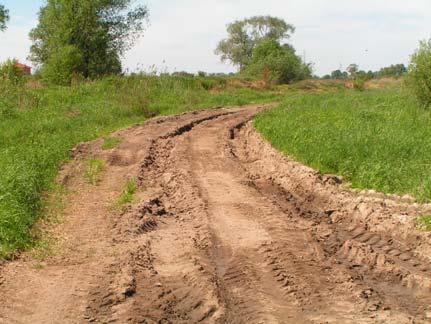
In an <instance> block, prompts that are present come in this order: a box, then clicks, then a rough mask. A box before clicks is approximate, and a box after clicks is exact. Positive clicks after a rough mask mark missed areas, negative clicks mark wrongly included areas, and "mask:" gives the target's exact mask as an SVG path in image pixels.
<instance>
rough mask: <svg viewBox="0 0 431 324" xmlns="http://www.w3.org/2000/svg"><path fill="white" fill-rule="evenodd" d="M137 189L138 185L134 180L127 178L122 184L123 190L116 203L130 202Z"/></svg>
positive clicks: (120, 204) (121, 204)
mask: <svg viewBox="0 0 431 324" xmlns="http://www.w3.org/2000/svg"><path fill="white" fill-rule="evenodd" d="M137 190H138V185H137V184H136V180H134V179H129V180H128V181H127V182H126V184H125V185H124V188H123V191H122V192H121V195H120V197H119V198H118V201H117V205H119V206H123V205H125V204H130V203H131V202H132V201H133V196H134V195H135V193H136V191H137Z"/></svg>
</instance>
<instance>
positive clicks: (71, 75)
mask: <svg viewBox="0 0 431 324" xmlns="http://www.w3.org/2000/svg"><path fill="white" fill-rule="evenodd" d="M82 64H83V63H82V56H81V53H80V52H79V50H78V49H77V48H75V47H74V46H72V45H68V46H64V47H61V48H60V49H58V50H57V52H55V53H54V54H53V55H52V56H51V57H50V59H49V60H48V62H47V63H46V64H45V65H44V66H43V68H42V71H41V74H42V78H43V80H44V81H46V82H47V83H50V84H57V85H70V84H71V82H72V79H75V78H76V77H77V76H76V75H77V74H79V71H82Z"/></svg>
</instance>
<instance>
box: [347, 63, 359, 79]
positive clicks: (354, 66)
mask: <svg viewBox="0 0 431 324" xmlns="http://www.w3.org/2000/svg"><path fill="white" fill-rule="evenodd" d="M346 70H347V72H349V73H350V77H352V78H354V77H355V76H356V73H358V70H359V66H358V64H354V63H353V64H350V65H349V66H348V67H347V69H346Z"/></svg>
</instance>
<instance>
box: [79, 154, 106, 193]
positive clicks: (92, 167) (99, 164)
mask: <svg viewBox="0 0 431 324" xmlns="http://www.w3.org/2000/svg"><path fill="white" fill-rule="evenodd" d="M104 168H105V161H103V160H101V159H96V158H92V159H89V160H87V161H86V162H85V172H84V177H85V180H86V181H87V182H88V183H89V184H92V185H93V186H96V185H97V184H98V183H99V182H100V174H101V173H102V171H103V169H104Z"/></svg>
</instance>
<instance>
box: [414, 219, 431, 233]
mask: <svg viewBox="0 0 431 324" xmlns="http://www.w3.org/2000/svg"><path fill="white" fill-rule="evenodd" d="M416 222H417V224H418V226H419V228H421V229H422V230H424V231H431V215H424V216H419V217H418V218H417V219H416Z"/></svg>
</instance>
